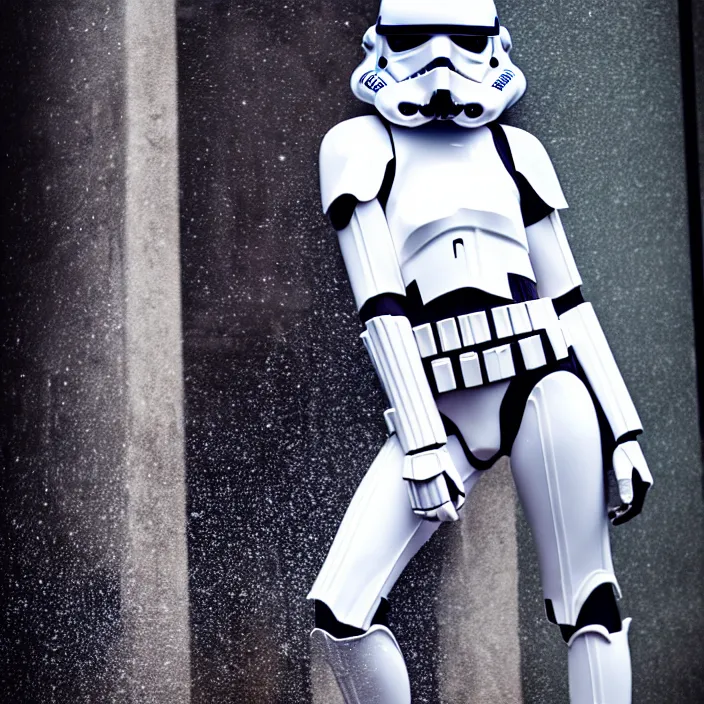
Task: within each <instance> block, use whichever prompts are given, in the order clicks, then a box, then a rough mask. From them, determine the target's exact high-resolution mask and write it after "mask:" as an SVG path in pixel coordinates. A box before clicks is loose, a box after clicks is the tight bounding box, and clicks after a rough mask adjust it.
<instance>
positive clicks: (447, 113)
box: [398, 90, 484, 120]
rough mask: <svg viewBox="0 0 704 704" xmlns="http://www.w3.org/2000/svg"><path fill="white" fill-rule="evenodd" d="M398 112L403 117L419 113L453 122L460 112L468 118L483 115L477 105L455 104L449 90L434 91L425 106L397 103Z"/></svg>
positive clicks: (479, 106)
mask: <svg viewBox="0 0 704 704" xmlns="http://www.w3.org/2000/svg"><path fill="white" fill-rule="evenodd" d="M398 111H399V112H400V113H401V115H403V116H404V117H414V116H415V115H417V114H418V113H420V114H421V115H422V116H423V117H433V118H435V119H436V120H454V119H455V118H456V117H457V116H458V115H459V114H460V113H462V112H464V114H465V115H466V116H467V117H470V118H476V117H481V116H482V115H483V114H484V108H483V107H482V106H481V105H480V104H479V103H470V104H469V105H459V104H458V103H456V102H455V101H454V100H453V99H452V94H451V93H450V91H449V90H437V91H435V93H433V97H432V98H431V99H430V102H429V103H428V104H427V105H417V104H416V103H408V102H403V103H399V106H398Z"/></svg>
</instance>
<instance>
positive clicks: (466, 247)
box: [386, 125, 535, 303]
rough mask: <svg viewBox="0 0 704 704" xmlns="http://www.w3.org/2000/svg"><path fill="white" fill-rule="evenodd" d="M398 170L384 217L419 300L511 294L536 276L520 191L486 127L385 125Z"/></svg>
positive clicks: (507, 296) (403, 268)
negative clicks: (513, 286)
mask: <svg viewBox="0 0 704 704" xmlns="http://www.w3.org/2000/svg"><path fill="white" fill-rule="evenodd" d="M391 132H392V136H393V140H394V148H395V153H396V175H395V178H394V183H393V187H392V189H391V192H390V194H389V200H388V203H387V208H386V216H387V220H388V223H389V229H390V230H391V235H392V237H393V240H394V246H395V248H396V253H397V255H398V259H399V264H400V266H401V273H402V275H403V279H404V283H405V284H406V286H408V285H409V284H410V283H411V282H413V281H416V283H417V284H418V287H419V289H420V293H421V297H422V299H423V302H424V303H427V302H429V301H431V300H433V299H434V298H437V297H438V296H441V295H443V294H445V293H449V292H451V291H454V290H457V289H460V288H477V289H480V290H482V291H486V292H487V293H493V294H495V295H497V296H501V297H504V298H511V292H510V287H509V283H508V274H519V275H521V276H526V277H527V278H530V279H532V280H533V281H534V280H535V275H534V273H533V269H532V267H531V264H530V259H529V257H528V243H527V238H526V232H525V228H524V226H523V218H522V216H521V207H520V200H519V194H518V189H517V188H516V184H515V183H514V181H513V179H512V178H511V176H510V175H509V173H508V171H507V170H506V167H505V166H504V165H503V163H502V161H501V158H500V157H499V155H498V153H497V151H496V148H495V146H494V141H493V138H492V136H491V132H490V131H489V130H488V129H487V128H486V127H481V128H478V129H473V130H468V129H461V128H458V127H456V126H454V125H431V126H429V127H426V128H420V129H413V130H411V129H404V128H400V127H395V126H392V127H391Z"/></svg>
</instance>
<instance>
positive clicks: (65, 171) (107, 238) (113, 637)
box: [0, 0, 190, 703]
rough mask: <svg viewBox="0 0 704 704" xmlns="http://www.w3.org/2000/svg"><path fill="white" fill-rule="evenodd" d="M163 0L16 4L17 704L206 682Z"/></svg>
mask: <svg viewBox="0 0 704 704" xmlns="http://www.w3.org/2000/svg"><path fill="white" fill-rule="evenodd" d="M149 8H150V9H148V8H146V6H143V3H140V2H110V3H108V2H98V3H91V4H90V6H87V5H86V3H82V2H77V1H71V2H65V3H61V4H56V3H54V4H47V3H39V2H24V1H23V2H13V1H10V0H8V2H4V3H3V4H2V6H1V7H0V33H1V36H0V54H1V63H2V66H3V71H2V75H1V77H0V95H1V96H2V100H1V102H0V113H1V114H2V118H1V124H2V131H1V132H0V144H1V145H2V146H1V148H0V153H1V154H2V157H1V161H0V183H1V184H2V185H1V190H0V192H1V193H2V197H1V198H0V222H1V223H2V226H1V235H0V247H1V251H0V271H1V274H0V310H1V311H2V326H1V327H0V369H1V370H2V371H1V378H2V392H1V393H2V409H3V412H2V415H1V417H0V448H1V450H2V455H1V460H2V471H1V474H0V503H1V504H2V510H1V511H0V556H1V557H0V560H1V563H0V565H1V570H0V595H1V598H2V605H3V625H2V628H1V629H0V691H1V692H2V696H1V697H0V698H2V700H3V701H13V702H27V703H34V702H50V701H51V702H98V701H100V702H169V703H171V702H186V701H188V697H189V694H190V688H189V674H190V673H189V665H188V635H189V634H188V603H187V593H186V587H187V579H186V572H187V567H186V545H185V528H184V515H185V508H184V504H185V496H184V495H185V486H184V464H183V428H182V370H181V349H180V335H181V321H180V300H179V299H180V291H179V285H180V278H179V257H178V244H179V241H178V234H179V230H178V224H179V223H178V190H177V189H178V177H177V151H176V125H175V118H176V109H175V107H176V90H175V89H176V81H175V75H176V74H175V16H174V9H173V5H172V4H171V3H170V2H152V3H150V5H149ZM157 643H158V647H155V644H157Z"/></svg>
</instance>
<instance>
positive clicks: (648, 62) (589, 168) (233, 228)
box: [179, 0, 704, 703]
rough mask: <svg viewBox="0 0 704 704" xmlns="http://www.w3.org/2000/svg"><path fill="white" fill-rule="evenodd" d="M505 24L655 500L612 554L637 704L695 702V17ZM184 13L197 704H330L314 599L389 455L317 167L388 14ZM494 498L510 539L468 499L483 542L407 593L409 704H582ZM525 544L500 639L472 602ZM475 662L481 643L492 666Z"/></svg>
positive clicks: (584, 10) (449, 535)
mask: <svg viewBox="0 0 704 704" xmlns="http://www.w3.org/2000/svg"><path fill="white" fill-rule="evenodd" d="M500 5H501V7H500V9H501V11H502V16H503V19H504V21H505V23H506V24H507V25H508V26H509V27H510V28H511V29H512V30H513V34H514V40H515V46H516V49H515V56H516V60H517V61H518V62H519V64H520V65H521V66H522V68H524V70H525V71H526V73H527V75H528V78H529V81H530V88H529V93H528V95H527V96H526V98H525V99H524V101H523V102H522V103H521V104H520V105H519V106H518V107H517V109H516V110H515V111H514V113H513V114H512V115H511V116H510V120H511V122H513V123H514V124H517V125H520V126H522V127H525V128H527V129H529V130H530V131H532V132H534V133H535V134H536V135H537V136H539V137H540V138H541V139H542V140H543V142H544V143H545V144H546V146H547V147H548V149H549V151H550V152H551V154H552V155H553V158H554V161H555V164H556V166H557V168H558V171H559V173H560V175H561V177H562V181H563V184H564V186H565V190H566V193H567V196H568V199H569V201H570V203H571V205H572V209H571V210H570V211H569V213H568V214H567V215H566V217H565V222H566V226H567V228H568V230H569V233H570V239H571V241H572V243H573V246H574V249H575V253H576V255H577V258H578V261H579V263H580V266H581V270H582V273H583V276H584V279H585V282H586V285H585V290H586V293H587V295H588V296H589V297H590V298H591V299H592V301H593V302H594V304H595V307H596V308H597V311H598V313H599V314H600V317H601V319H602V321H603V325H604V328H605V329H606V331H607V334H608V336H609V338H610V339H611V341H612V344H613V349H614V352H615V354H616V356H617V358H618V360H619V362H620V363H621V366H622V369H623V373H624V376H625V377H626V379H627V381H628V383H629V385H630V387H631V389H632V391H633V396H634V398H635V400H636V402H637V404H638V407H639V409H640V410H641V413H642V416H643V420H644V422H645V425H646V428H647V434H646V437H645V440H644V447H645V449H646V452H647V454H648V457H649V460H650V463H651V465H652V468H653V471H654V473H655V474H656V477H657V487H656V490H655V492H654V493H653V496H652V500H651V501H650V502H649V506H648V511H647V512H646V514H645V515H644V516H643V517H641V518H639V519H638V520H637V521H636V522H634V523H633V524H630V525H628V526H626V527H624V528H621V529H620V530H618V531H614V536H613V540H614V548H615V559H616V564H617V568H618V572H619V574H620V575H621V581H622V585H623V587H624V592H625V595H626V596H625V600H624V603H623V606H624V612H625V614H628V615H632V616H633V617H634V629H633V638H632V641H633V652H634V667H635V672H636V699H635V700H636V701H638V702H695V701H698V700H700V699H701V697H702V695H703V694H704V680H703V677H704V669H703V668H702V666H701V663H700V662H699V656H698V653H699V652H701V645H702V633H704V629H703V628H702V626H703V625H704V624H702V617H701V613H702V594H701V589H700V585H701V583H702V581H701V580H702V554H703V553H702V551H703V549H704V531H703V530H702V529H703V526H702V518H703V517H704V511H703V507H702V498H701V470H702V467H701V460H700V456H699V452H698V450H699V439H698V434H697V402H696V392H695V387H694V356H693V328H692V310H691V303H690V300H691V292H690V285H689V260H688V247H689V239H688V230H687V203H686V192H685V172H684V159H683V154H684V152H683V150H684V142H683V132H682V120H681V94H680V89H681V81H680V73H679V70H680V67H679V50H678V34H677V15H676V5H675V3H674V2H672V0H647V1H646V2H645V3H638V4H631V5H628V4H627V5H620V6H619V8H618V10H617V11H615V10H614V7H613V4H612V3H606V2H601V3H596V4H594V3H592V4H590V5H584V4H582V3H570V2H567V3H560V4H559V6H556V5H551V6H550V8H549V9H548V8H547V7H546V6H544V5H542V4H540V3H536V2H528V3H525V2H522V3H518V2H504V3H500ZM179 8H180V14H179V20H180V21H179V30H180V34H179V47H180V54H179V61H180V67H179V68H180V87H181V102H180V115H181V161H182V167H183V172H182V181H181V182H182V188H183V192H182V207H183V210H182V217H183V219H182V230H183V266H184V284H185V288H184V303H185V313H184V315H185V319H184V320H185V323H184V324H185V335H186V338H185V339H186V345H185V350H186V392H187V408H188V410H187V418H188V436H187V437H188V468H189V469H188V472H189V486H190V491H191V493H190V507H189V517H190V524H189V530H190V532H189V537H190V548H191V565H192V572H191V604H192V614H193V636H194V642H193V643H194V651H193V662H194V667H193V673H194V699H195V700H196V701H199V702H220V701H222V702H224V701H229V700H230V699H231V697H232V696H236V697H237V698H238V699H241V700H243V701H248V702H282V703H283V702H304V701H309V700H310V698H311V697H312V698H313V700H314V701H321V702H322V701H326V702H332V701H337V700H336V699H333V695H331V694H330V693H329V692H330V690H329V687H330V682H329V678H326V676H325V675H324V674H321V672H320V671H319V670H316V674H315V677H314V678H313V685H311V684H310V680H309V673H308V662H307V646H306V635H307V630H308V628H309V627H310V608H309V606H308V605H307V604H306V603H305V602H304V597H305V593H306V590H307V588H308V587H309V585H310V583H311V581H312V579H313V577H314V575H315V573H316V571H317V570H318V568H319V566H320V564H321V562H322V559H323V557H324V554H325V551H326V549H327V547H328V545H329V543H330V541H331V540H332V537H333V535H334V532H335V529H336V527H337V524H338V522H339V520H340V519H341V516H342V513H343V512H344V509H345V506H346V504H347V502H348V501H349V499H350V497H351V495H352V493H353V492H354V489H355V487H356V485H357V483H358V482H359V480H360V478H361V476H362V475H363V473H364V471H365V469H366V467H367V466H368V464H369V462H370V460H371V459H372V457H373V456H374V454H375V452H376V450H377V449H378V447H379V445H380V443H381V441H382V437H383V425H382V422H381V418H380V415H379V414H380V411H381V410H382V409H383V400H382V398H381V396H380V393H379V390H378V387H377V384H376V382H375V380H374V378H373V375H372V373H371V370H370V367H369V364H368V362H367V361H366V360H365V358H364V354H363V351H362V349H361V345H359V343H358V341H357V335H358V333H359V331H360V327H359V324H358V322H357V321H356V319H355V314H354V308H353V302H352V298H351V295H350V292H349V288H348V284H347V283H346V280H345V274H344V270H343V267H342V264H341V260H340V257H339V255H338V253H337V245H336V242H335V238H334V235H333V234H332V233H331V231H330V228H329V226H328V225H327V224H326V223H325V222H324V220H323V218H322V217H321V216H320V215H319V205H318V193H317V174H316V161H317V148H318V144H319V142H320V139H321V137H322V135H323V134H324V133H325V132H326V131H327V129H329V128H330V127H331V126H332V125H334V124H335V123H336V122H338V121H340V120H342V119H344V118H347V117H351V116H353V115H356V114H360V112H362V111H363V110H364V108H363V107H362V106H360V105H358V104H356V103H355V101H354V99H353V98H352V96H351V95H350V93H349V89H348V77H349V74H350V72H351V70H352V69H353V68H354V66H356V63H357V61H358V59H359V49H358V46H359V42H360V39H361V36H362V34H363V32H364V30H365V29H366V27H367V26H368V25H369V24H370V23H371V22H372V21H373V19H374V13H375V11H376V4H375V3H373V2H366V1H365V2H362V0H353V1H352V2H347V3H342V4H341V3H339V2H337V3H333V2H326V1H323V0H317V1H315V0H310V1H306V0H304V1H303V2H300V3H296V4H281V3H275V2H260V3H257V4H245V5H238V6H233V5H232V4H230V3H226V2H218V1H217V0H213V1H212V2H209V3H202V2H195V1H194V0H193V1H190V0H182V1H181V2H180V4H179ZM653 57H657V58H656V59H654V58H653ZM502 477H503V479H502ZM491 482H493V483H492V484H491V485H490V486H488V487H486V489H484V487H482V490H483V491H485V492H486V496H489V497H490V496H492V495H493V496H504V497H505V498H504V501H505V502H506V504H507V505H506V507H505V510H506V512H507V517H506V518H504V517H503V516H502V515H501V514H500V513H497V512H495V511H494V512H492V511H491V508H492V501H491V500H490V499H484V501H485V504H484V507H483V508H482V497H481V496H477V497H475V498H476V499H477V500H478V501H477V502H475V503H478V504H479V506H476V505H475V506H473V509H474V510H475V514H471V515H472V516H473V517H472V518H471V520H470V521H468V523H469V524H471V525H468V526H465V527H464V528H460V527H454V528H450V529H449V530H446V531H443V533H442V534H441V535H439V536H438V539H437V540H436V541H434V543H433V544H432V545H430V546H429V547H428V548H427V549H426V550H425V551H424V552H423V553H422V554H421V555H420V556H419V558H418V559H417V560H416V561H415V562H414V564H413V565H412V566H411V567H410V568H409V570H408V573H407V574H406V575H404V577H403V578H402V580H401V582H400V583H399V585H398V587H397V589H396V590H395V592H394V594H393V597H394V602H393V603H394V610H393V612H392V622H393V625H394V628H395V631H396V633H397V634H398V636H399V639H400V641H401V644H402V646H403V648H404V651H405V653H406V656H407V659H408V663H409V669H410V671H411V675H412V678H413V686H414V696H415V701H418V702H433V703H435V702H440V701H448V702H457V701H496V700H508V699H509V698H511V699H512V697H514V696H515V692H516V691H517V690H516V689H515V687H514V689H513V692H514V694H512V695H510V696H509V695H505V696H503V697H502V696H500V695H497V694H496V691H497V690H496V688H495V687H496V685H495V682H494V684H493V685H492V677H494V672H495V671H496V670H497V669H500V668H503V669H504V672H506V671H510V670H511V668H512V667H514V668H517V669H516V670H515V672H517V673H518V675H516V677H517V679H518V682H517V684H518V689H519V691H520V690H522V691H523V697H524V701H526V702H548V701H549V702H553V701H564V700H565V699H566V674H565V661H566V655H565V648H564V644H563V643H562V641H561V640H560V637H559V634H558V633H557V632H556V631H555V629H554V628H551V627H549V625H548V624H546V622H545V619H544V616H543V608H542V596H541V593H540V589H539V585H538V583H537V576H536V568H535V559H534V554H533V548H532V545H531V541H530V537H529V535H528V532H527V528H526V526H525V523H524V522H523V519H522V516H521V513H520V511H519V512H518V513H517V523H515V521H514V516H513V504H512V499H511V494H510V486H509V484H508V483H507V479H506V475H500V476H499V477H497V478H494V477H492V478H491ZM502 482H503V483H502ZM507 492H509V493H507ZM493 506H495V503H494V504H493ZM683 514H684V515H685V516H686V518H685V519H683V518H682V515H683ZM512 524H513V525H514V526H515V527H514V528H513V529H512V528H511V525H512ZM683 524H684V525H686V528H683ZM472 529H474V530H475V531H477V530H479V531H482V535H481V537H479V538H477V539H475V540H473V539H472V537H471V530H472ZM684 533H686V540H683V539H682V536H683V534H684ZM506 540H508V541H509V546H510V544H511V543H510V541H511V540H513V549H512V550H509V551H508V552H509V554H510V553H511V552H512V551H513V552H515V554H516V555H517V557H516V563H514V564H513V567H512V570H513V571H512V572H510V573H509V576H508V577H507V578H504V579H502V580H500V583H501V584H502V585H509V586H510V583H511V581H512V580H514V579H515V580H517V582H518V586H519V587H520V590H519V592H518V591H516V592H514V593H513V594H514V596H513V597H511V590H510V589H508V590H506V594H505V602H503V603H504V604H505V605H510V604H511V599H512V598H513V600H514V606H513V608H514V609H515V621H517V623H513V625H510V624H509V627H507V628H504V629H502V628H496V627H494V628H493V629H492V628H491V625H492V624H494V626H495V625H496V623H497V621H496V620H493V621H492V619H491V617H489V616H487V614H490V613H491V612H490V608H491V604H490V603H489V602H490V600H489V599H488V598H487V596H486V595H487V594H488V593H490V592H489V591H482V588H478V587H477V586H476V582H473V581H472V580H480V582H481V583H482V584H483V585H485V586H484V589H486V585H491V583H492V582H491V580H492V578H493V575H495V574H496V572H491V571H489V570H488V569H485V567H487V566H489V565H491V564H492V560H494V561H495V560H496V556H497V555H499V554H502V553H501V550H502V547H503V546H504V545H505V544H506V543H505V541H506ZM502 541H503V542H502ZM482 550H483V552H482ZM472 551H478V552H475V553H473V552H472ZM448 555H452V557H451V558H450V557H448ZM478 556H480V557H478ZM477 559H481V560H482V562H481V564H480V565H476V564H474V567H475V569H474V570H473V571H472V569H471V567H472V560H477ZM448 560H450V562H448ZM509 564H510V560H509ZM482 580H483V581H482ZM463 588H464V591H463ZM470 589H472V593H471V594H469V593H468V590H470ZM517 593H520V598H518V597H517V596H516V594H517ZM436 595H440V596H439V597H438V598H439V601H436V600H435V599H436ZM495 608H496V607H495ZM500 611H501V610H500ZM478 612H479V613H478ZM502 613H503V612H502ZM449 615H454V616H455V617H457V618H458V620H459V622H460V623H461V624H462V628H463V629H464V630H463V632H462V634H461V635H462V636H463V640H461V641H460V642H459V644H458V641H457V634H456V633H453V632H452V629H450V628H448V622H449ZM492 630H493V632H492V633H488V631H492ZM513 639H515V641H514V640H513ZM468 642H469V643H474V642H477V643H480V644H481V643H487V644H488V649H487V651H485V657H484V660H483V661H482V660H480V661H479V663H480V664H477V662H475V661H474V660H473V659H472V658H473V657H474V656H473V654H472V652H471V650H472V649H471V647H469V648H467V647H465V646H466V644H467V643H468ZM497 642H498V645H497ZM513 642H515V643H517V644H518V643H520V649H519V648H518V647H516V648H515V649H513V646H512V645H511V644H512V643H513ZM683 644H687V645H683ZM477 647H478V648H480V647H481V646H477ZM491 648H495V649H496V650H495V651H494V652H496V653H497V655H496V656H495V657H491V655H489V656H486V653H487V652H488V653H491V652H492V650H491ZM510 653H512V655H509V654H510ZM492 668H493V671H492ZM485 670H486V671H488V675H486V674H485ZM492 686H494V689H493V690H492ZM512 686H513V685H512ZM460 693H462V694H460ZM492 693H493V694H492ZM512 701H513V699H512Z"/></svg>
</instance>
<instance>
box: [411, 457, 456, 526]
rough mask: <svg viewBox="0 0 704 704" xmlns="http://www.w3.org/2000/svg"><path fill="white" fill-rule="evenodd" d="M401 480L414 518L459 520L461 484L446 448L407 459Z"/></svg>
mask: <svg viewBox="0 0 704 704" xmlns="http://www.w3.org/2000/svg"><path fill="white" fill-rule="evenodd" d="M403 478H404V479H405V480H406V484H407V487H408V496H409V498H410V500H411V508H412V509H413V513H415V514H416V516H420V517H421V518H424V519H426V520H428V521H447V522H452V521H457V520H459V513H458V511H459V510H460V509H461V508H462V506H463V504H464V500H465V492H464V484H463V483H462V478H461V477H460V474H459V472H458V471H457V469H456V468H455V465H454V463H453V461H452V457H451V456H450V452H449V451H448V449H447V446H446V445H443V446H442V447H439V448H437V449H432V450H425V451H422V452H418V453H415V454H409V455H406V460H405V464H404V469H403Z"/></svg>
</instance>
